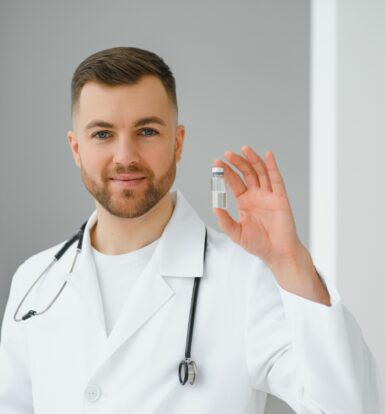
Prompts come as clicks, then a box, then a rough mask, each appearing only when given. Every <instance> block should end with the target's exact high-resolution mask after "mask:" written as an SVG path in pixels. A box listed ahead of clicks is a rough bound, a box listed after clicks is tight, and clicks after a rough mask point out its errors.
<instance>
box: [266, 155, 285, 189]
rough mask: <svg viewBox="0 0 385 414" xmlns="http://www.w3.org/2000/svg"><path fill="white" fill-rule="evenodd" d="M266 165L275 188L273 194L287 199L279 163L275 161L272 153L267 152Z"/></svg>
mask: <svg viewBox="0 0 385 414" xmlns="http://www.w3.org/2000/svg"><path fill="white" fill-rule="evenodd" d="M266 164H267V169H268V172H269V176H270V182H271V186H272V188H273V193H275V194H277V195H278V196H286V197H287V192H286V188H285V184H284V182H283V178H282V176H281V173H280V172H279V169H278V165H277V161H276V160H275V156H274V154H273V152H272V151H267V152H266Z"/></svg>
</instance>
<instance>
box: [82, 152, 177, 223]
mask: <svg viewBox="0 0 385 414" xmlns="http://www.w3.org/2000/svg"><path fill="white" fill-rule="evenodd" d="M80 164H81V166H80V171H81V176H82V180H83V183H84V185H85V187H86V189H87V190H88V192H89V193H90V194H91V195H92V196H93V197H94V198H95V199H96V200H97V201H98V202H99V203H100V205H102V206H103V207H104V208H105V209H106V210H107V211H108V212H109V213H110V214H112V215H114V216H116V217H120V218H135V217H140V216H142V215H143V214H145V213H147V211H149V210H150V209H151V208H152V207H154V206H155V205H156V204H157V203H158V202H159V201H160V200H161V199H162V198H163V197H164V196H165V194H167V193H168V191H169V190H170V188H171V186H172V184H173V182H174V180H175V176H176V157H175V153H174V156H173V159H172V161H171V163H170V165H169V167H168V168H167V170H166V172H165V173H164V174H163V175H162V176H161V177H159V178H158V179H155V176H154V173H153V172H152V171H151V170H149V169H144V168H138V167H137V166H136V165H134V164H133V165H130V166H128V167H127V168H124V167H123V166H119V167H117V168H116V170H115V171H114V172H113V173H112V174H110V175H108V176H106V177H102V184H99V183H97V182H96V181H94V180H93V179H92V178H91V177H90V176H89V175H88V174H87V172H86V171H85V170H84V168H83V165H82V163H80ZM130 173H140V174H143V175H144V176H145V177H146V178H145V180H146V181H147V183H145V185H146V188H145V190H143V189H140V188H138V189H133V190H130V189H126V188H125V189H122V190H121V191H119V192H118V191H116V190H115V191H113V192H111V191H110V189H109V182H110V179H109V176H111V175H118V174H130ZM139 187H140V186H139Z"/></svg>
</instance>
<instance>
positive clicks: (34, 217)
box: [0, 0, 378, 414]
mask: <svg viewBox="0 0 385 414" xmlns="http://www.w3.org/2000/svg"><path fill="white" fill-rule="evenodd" d="M113 46H136V47H141V48H144V49H149V50H151V51H154V52H155V53H157V54H158V55H160V56H161V57H162V58H164V60H165V61H166V63H167V64H169V66H170V67H171V69H172V71H173V73H174V75H175V77H176V84H177V97H178V104H179V109H180V110H179V122H180V123H182V124H184V125H185V127H186V138H185V145H184V153H183V157H182V160H181V162H180V163H179V164H178V177H177V180H176V183H175V185H174V188H180V189H181V190H182V191H183V193H184V194H185V195H186V197H187V199H188V200H189V202H190V203H191V204H192V205H193V206H194V207H195V208H196V210H197V211H198V212H199V213H200V215H201V216H202V218H203V219H204V220H205V221H206V222H207V223H208V224H209V225H211V226H213V227H217V226H216V220H215V217H214V216H213V215H212V213H211V206H210V170H211V166H212V161H213V160H214V159H215V158H222V159H223V153H224V151H225V150H227V149H231V150H233V151H237V152H239V151H240V147H241V146H242V145H244V144H248V145H251V146H252V147H253V148H254V149H255V150H256V151H257V152H258V153H259V154H260V155H264V153H265V152H266V151H267V150H272V151H273V152H274V154H275V155H276V158H277V161H278V165H279V167H280V169H281V173H282V175H283V177H284V180H285V183H286V188H287V191H288V194H289V198H290V202H291V206H292V209H293V212H294V216H295V219H296V225H297V231H298V234H299V237H300V239H301V240H302V242H303V243H304V244H305V246H308V241H309V231H310V229H309V185H310V183H309V171H310V166H309V152H310V149H309V145H310V141H309V129H310V126H309V111H310V109H309V102H310V99H309V96H310V79H309V74H310V3H309V2H308V1H305V0H292V1H290V2H288V1H285V0H263V1H261V0H258V1H256V0H254V1H251V0H250V1H247V0H243V1H239V2H236V3H235V2H234V1H228V0H212V1H194V2H184V1H177V0H165V1H162V2H160V1H155V0H151V1H143V0H136V1H131V0H130V1H120V0H115V1H113V2H108V3H107V2H104V1H101V0H97V1H91V0H84V1H82V2H78V1H74V0H69V1H66V2H51V1H41V0H40V1H36V0H35V1H33V2H30V1H27V0H20V1H11V0H9V1H2V2H1V3H0V53H1V63H0V65H1V66H0V90H1V94H0V134H1V139H0V186H1V187H0V188H1V189H2V191H1V192H0V229H1V231H0V247H1V249H0V272H1V278H0V315H1V314H2V311H3V309H4V307H5V304H6V300H7V297H8V292H9V285H10V281H11V277H12V275H13V273H14V272H15V270H16V268H17V266H18V265H19V264H20V263H21V262H22V261H24V260H25V259H26V258H27V257H29V256H31V255H32V254H35V253H37V252H39V251H41V250H43V249H46V248H48V247H50V246H52V245H54V244H57V243H59V242H61V241H64V240H65V239H67V238H68V237H69V236H70V235H72V233H73V232H74V231H75V230H76V229H77V228H78V226H79V225H80V224H81V223H82V222H83V221H84V220H85V219H86V218H87V217H88V216H89V215H90V213H91V212H92V210H93V209H94V203H93V200H92V199H91V196H90V195H89V194H88V192H87V191H86V190H85V188H84V187H83V184H82V182H81V179H80V174H79V170H78V169H77V168H76V166H75V164H74V162H73V159H72V155H71V153H70V149H69V145H68V143H67V140H66V132H67V131H68V130H69V129H70V128H71V120H70V111H69V105H70V81H71V77H72V73H73V71H74V70H75V68H76V66H77V65H78V64H79V63H80V62H81V61H82V60H83V59H84V58H86V57H87V56H88V55H90V54H91V53H93V52H96V51H98V50H101V49H104V48H108V47H113ZM347 168H354V167H353V166H351V165H348V166H347ZM230 212H232V213H233V215H234V216H236V212H235V209H234V205H233V203H232V200H230ZM347 254H349V253H347ZM357 280H358V282H357V283H359V280H360V279H357ZM361 280H362V279H361ZM342 296H344V292H342ZM352 297H353V296H352V295H351V296H349V299H352ZM365 300H367V301H368V302H367V303H369V302H370V298H369V297H366V298H365ZM351 302H353V300H351ZM352 306H354V303H352ZM350 309H352V311H353V313H354V310H355V309H354V307H350ZM365 311H366V314H365V317H363V318H361V319H360V320H359V321H360V322H361V324H362V325H363V326H364V328H365V329H366V328H367V327H368V329H366V332H367V333H368V335H369V336H370V332H371V331H370V329H369V321H371V320H372V319H373V317H374V308H371V307H370V306H366V307H365ZM366 323H368V325H366ZM370 326H372V325H370ZM377 343H378V342H377ZM291 412H292V411H291V410H290V409H289V408H288V407H287V405H286V404H284V403H283V402H280V401H279V400H277V399H276V398H274V397H270V398H269V399H268V405H267V409H266V413H268V414H272V413H274V414H284V413H291Z"/></svg>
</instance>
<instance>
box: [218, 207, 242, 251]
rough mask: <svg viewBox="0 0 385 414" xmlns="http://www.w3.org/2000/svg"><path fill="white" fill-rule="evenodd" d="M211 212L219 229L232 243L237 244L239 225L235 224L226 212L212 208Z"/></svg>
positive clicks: (239, 231) (239, 237)
mask: <svg viewBox="0 0 385 414" xmlns="http://www.w3.org/2000/svg"><path fill="white" fill-rule="evenodd" d="M213 212H214V214H215V215H216V216H217V218H218V224H219V227H220V228H221V229H222V230H223V231H224V232H225V233H226V234H227V235H228V236H229V237H230V239H231V240H232V241H233V242H235V243H239V242H240V239H241V225H240V224H239V223H237V222H236V221H235V220H234V219H233V218H232V217H231V216H230V214H229V213H228V212H227V211H226V210H223V209H221V208H213Z"/></svg>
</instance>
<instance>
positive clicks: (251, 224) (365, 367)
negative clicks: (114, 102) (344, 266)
mask: <svg viewBox="0 0 385 414" xmlns="http://www.w3.org/2000/svg"><path fill="white" fill-rule="evenodd" d="M242 151H243V155H244V156H241V155H238V154H236V153H234V152H231V151H227V152H225V156H226V158H227V160H228V161H229V162H230V163H231V164H233V165H234V166H235V167H236V168H237V169H238V170H239V171H240V172H241V173H242V175H243V179H244V180H242V178H241V177H240V176H239V175H238V174H237V173H236V172H235V171H234V170H233V168H231V167H230V166H229V165H228V164H226V163H224V162H223V161H221V160H216V161H215V165H216V166H218V167H223V168H224V171H225V180H226V181H227V183H228V184H229V186H230V188H231V190H232V192H233V194H234V196H235V199H236V204H237V208H238V216H239V221H236V220H234V219H233V218H232V217H231V216H230V215H229V214H228V212H227V211H226V210H223V209H214V214H216V216H217V218H218V224H219V226H220V227H221V228H222V229H223V231H224V232H225V233H226V234H227V235H228V236H229V237H230V238H231V239H232V240H233V241H234V242H235V243H238V244H239V245H240V246H242V247H243V248H244V249H245V250H247V251H248V252H249V253H251V254H253V255H255V256H257V257H259V258H260V259H261V263H264V266H263V267H261V268H260V269H259V272H256V273H257V276H258V277H256V273H254V274H253V275H252V276H251V280H252V281H253V277H254V278H256V279H257V278H258V280H259V282H258V283H259V290H258V292H255V289H256V287H255V280H254V282H251V285H250V292H255V294H254V298H251V299H250V300H249V302H248V309H249V311H248V317H247V328H246V348H247V351H246V354H247V355H248V359H249V372H250V376H251V379H252V384H253V386H254V387H255V388H258V389H264V390H266V392H271V393H272V394H275V395H277V396H278V397H280V398H281V399H283V400H285V401H287V402H288V403H289V404H290V405H292V407H293V408H294V409H295V410H296V411H297V412H299V413H302V414H305V413H306V414H322V413H324V414H341V413H343V414H345V413H349V414H369V413H370V414H378V411H379V398H380V397H379V387H380V385H379V384H380V381H379V375H378V370H377V367H376V364H375V361H374V359H373V357H372V355H371V353H370V351H369V349H368V347H367V346H366V344H365V342H364V339H363V337H362V333H361V330H360V328H359V326H358V324H357V322H356V321H355V319H354V317H353V316H352V315H351V314H350V313H349V312H348V310H347V309H346V308H345V307H344V306H343V305H342V303H341V300H340V297H339V296H338V293H337V292H336V290H335V289H334V288H333V287H332V286H331V284H324V282H325V281H322V280H321V278H320V276H319V275H318V274H317V271H316V269H315V267H314V264H313V262H312V260H311V257H310V254H309V252H308V251H307V250H306V249H305V248H304V246H303V244H302V243H301V242H300V240H299V238H298V235H297V232H296V226H295V222H294V217H293V213H292V210H291V207H290V203H289V199H288V196H287V192H286V188H285V185H284V182H283V178H282V176H281V174H280V171H279V169H278V165H277V163H276V160H275V157H274V155H273V153H272V152H271V151H268V152H266V155H265V161H264V160H263V159H262V158H261V157H259V155H258V154H256V153H255V152H254V151H253V149H252V148H251V147H249V146H244V147H242Z"/></svg>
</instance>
